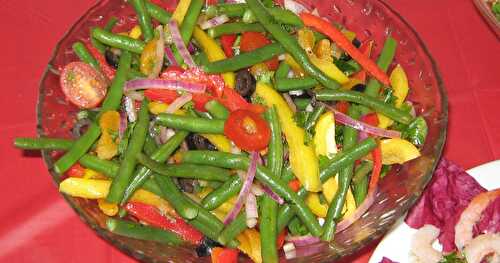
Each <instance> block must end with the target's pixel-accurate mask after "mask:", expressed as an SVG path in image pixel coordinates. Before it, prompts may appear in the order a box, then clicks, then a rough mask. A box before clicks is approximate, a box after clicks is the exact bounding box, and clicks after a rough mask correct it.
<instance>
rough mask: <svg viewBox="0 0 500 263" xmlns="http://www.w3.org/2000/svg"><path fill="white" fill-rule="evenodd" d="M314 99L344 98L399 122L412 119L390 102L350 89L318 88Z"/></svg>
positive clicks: (335, 99) (407, 122)
mask: <svg viewBox="0 0 500 263" xmlns="http://www.w3.org/2000/svg"><path fill="white" fill-rule="evenodd" d="M316 99H318V100H320V101H332V100H333V101H339V100H345V101H349V102H354V103H358V104H361V105H363V106H365V107H369V108H372V109H373V110H375V111H376V112H380V113H382V114H384V115H386V116H387V117H389V118H391V119H393V120H395V121H397V122H401V123H403V124H409V123H410V122H411V121H412V120H413V116H411V114H409V113H407V112H405V111H402V110H400V109H398V108H396V107H394V106H393V105H391V104H388V103H384V102H383V101H381V100H379V99H377V98H373V97H370V96H368V95H366V94H364V93H361V92H358V91H352V90H320V91H317V92H316Z"/></svg>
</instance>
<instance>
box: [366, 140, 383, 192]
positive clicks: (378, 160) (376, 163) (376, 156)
mask: <svg viewBox="0 0 500 263" xmlns="http://www.w3.org/2000/svg"><path fill="white" fill-rule="evenodd" d="M372 158H373V170H372V176H371V178H370V184H369V186H368V192H370V191H373V190H375V188H376V187H377V185H378V180H379V178H380V172H381V171H382V151H381V150H380V146H378V147H377V148H375V149H374V150H373V151H372Z"/></svg>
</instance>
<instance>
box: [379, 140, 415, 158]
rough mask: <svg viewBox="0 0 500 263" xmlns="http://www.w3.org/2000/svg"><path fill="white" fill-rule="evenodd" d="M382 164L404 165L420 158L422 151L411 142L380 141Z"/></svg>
mask: <svg viewBox="0 0 500 263" xmlns="http://www.w3.org/2000/svg"><path fill="white" fill-rule="evenodd" d="M380 151H381V152H382V164H396V163H399V164H402V163H405V162H408V161H410V160H413V159H415V158H418V157H420V151H419V150H418V148H417V147H415V145H413V144H412V143H411V142H409V141H407V140H404V139H399V138H393V139H384V140H380Z"/></svg>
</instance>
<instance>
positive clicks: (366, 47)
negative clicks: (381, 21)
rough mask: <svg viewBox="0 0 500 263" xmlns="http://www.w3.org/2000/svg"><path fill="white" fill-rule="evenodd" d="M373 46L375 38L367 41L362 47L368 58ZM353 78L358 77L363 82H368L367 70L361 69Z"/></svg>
mask: <svg viewBox="0 0 500 263" xmlns="http://www.w3.org/2000/svg"><path fill="white" fill-rule="evenodd" d="M372 47H373V40H372V41H369V42H365V43H364V44H363V45H362V46H361V47H360V49H361V52H363V55H365V56H366V57H367V58H370V55H371V53H372ZM352 78H355V79H358V80H360V81H362V82H363V83H365V82H366V70H364V69H361V71H359V72H357V73H356V74H354V75H353V76H352Z"/></svg>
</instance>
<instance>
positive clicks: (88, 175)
mask: <svg viewBox="0 0 500 263" xmlns="http://www.w3.org/2000/svg"><path fill="white" fill-rule="evenodd" d="M82 178H84V179H104V178H106V177H104V175H102V174H101V173H99V172H97V171H94V170H92V169H88V168H85V170H84V172H83V177H82Z"/></svg>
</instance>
